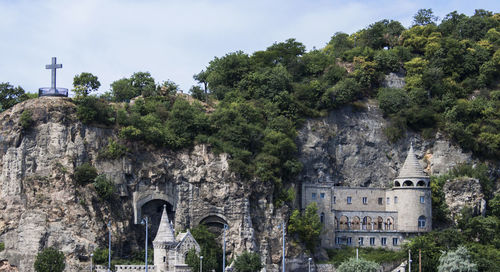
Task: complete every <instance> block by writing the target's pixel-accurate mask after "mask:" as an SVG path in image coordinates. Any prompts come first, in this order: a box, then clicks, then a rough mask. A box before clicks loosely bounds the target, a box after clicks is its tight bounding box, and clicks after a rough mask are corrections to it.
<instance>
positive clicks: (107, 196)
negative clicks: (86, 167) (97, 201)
mask: <svg viewBox="0 0 500 272" xmlns="http://www.w3.org/2000/svg"><path fill="white" fill-rule="evenodd" d="M93 184H94V188H95V190H96V192H97V195H98V196H99V197H100V198H101V199H103V200H111V199H112V197H113V193H114V192H115V185H114V184H113V182H112V181H111V180H109V179H108V178H107V177H106V175H104V174H101V175H99V176H97V177H96V178H95V181H94V183H93Z"/></svg>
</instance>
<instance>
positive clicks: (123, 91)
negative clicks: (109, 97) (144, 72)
mask: <svg viewBox="0 0 500 272" xmlns="http://www.w3.org/2000/svg"><path fill="white" fill-rule="evenodd" d="M111 92H112V93H113V100H114V101H117V102H122V101H127V100H130V99H132V98H134V97H136V96H138V95H140V93H137V90H136V89H135V88H134V87H132V84H131V82H130V79H128V78H122V79H119V80H116V81H114V82H113V83H111Z"/></svg>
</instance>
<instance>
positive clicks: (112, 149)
mask: <svg viewBox="0 0 500 272" xmlns="http://www.w3.org/2000/svg"><path fill="white" fill-rule="evenodd" d="M127 152H128V149H127V147H125V146H124V145H122V144H120V143H118V142H116V141H115V140H113V139H109V142H108V145H107V146H106V148H105V149H104V150H103V151H102V152H101V153H99V157H100V158H103V159H109V160H116V159H118V158H121V157H123V156H125V154H127Z"/></svg>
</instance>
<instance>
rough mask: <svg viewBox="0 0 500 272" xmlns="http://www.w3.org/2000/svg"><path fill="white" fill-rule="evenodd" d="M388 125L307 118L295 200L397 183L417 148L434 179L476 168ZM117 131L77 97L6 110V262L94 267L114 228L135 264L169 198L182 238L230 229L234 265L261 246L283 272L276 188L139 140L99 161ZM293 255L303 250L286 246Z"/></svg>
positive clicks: (1, 223) (347, 116)
mask: <svg viewBox="0 0 500 272" xmlns="http://www.w3.org/2000/svg"><path fill="white" fill-rule="evenodd" d="M27 109H29V110H30V111H31V112H32V116H33V119H34V121H35V123H34V126H33V127H32V128H30V129H27V130H23V129H22V128H21V126H19V117H20V115H21V113H22V111H23V110H27ZM385 125H386V121H385V120H384V119H383V117H382V114H381V112H380V110H379V109H378V108H377V106H376V105H375V104H374V103H371V102H367V103H366V109H361V110H360V109H357V110H353V108H350V107H346V108H343V109H341V110H337V111H335V112H332V113H330V114H329V115H328V116H327V117H325V118H318V119H312V120H307V121H306V122H305V125H304V127H303V128H302V129H301V130H300V131H299V133H298V137H297V143H298V148H299V156H300V161H301V162H302V163H303V164H304V168H303V171H302V173H301V174H300V175H299V176H298V178H297V181H296V182H295V183H294V184H292V185H291V186H294V187H295V188H296V191H297V192H298V193H300V190H299V189H298V188H300V182H301V181H308V182H324V181H334V182H336V183H338V184H343V185H346V186H378V187H384V186H389V184H390V183H391V181H392V179H393V178H395V177H396V176H397V173H398V170H399V169H400V168H401V166H402V164H403V163H404V159H405V157H406V152H407V150H408V147H409V144H410V142H411V141H413V145H414V150H415V154H416V155H417V157H418V158H419V161H420V162H421V163H422V167H423V168H424V169H425V171H426V172H427V173H429V174H439V173H444V172H446V171H447V170H448V169H449V168H451V167H453V166H454V165H455V164H457V163H461V162H471V161H472V159H471V156H470V154H468V153H464V152H462V151H461V150H460V149H459V148H458V147H456V146H454V145H452V144H451V143H450V142H449V141H447V140H446V139H445V138H444V137H443V136H441V135H439V134H437V135H436V136H435V137H434V138H433V139H421V138H420V137H419V136H417V135H413V134H411V133H409V134H408V135H406V137H405V138H404V139H402V140H400V141H399V142H397V143H395V144H392V143H389V142H388V141H387V140H386V137H385V135H384V133H383V130H384V127H385ZM117 132H118V131H116V130H115V129H114V128H107V127H99V126H91V125H84V124H82V123H80V122H79V121H78V120H77V118H76V108H75V106H74V104H73V103H72V102H71V99H69V98H51V97H45V98H39V99H32V100H28V101H25V102H23V103H20V104H18V105H16V106H14V107H13V108H11V109H9V110H7V111H5V112H2V113H0V242H4V243H5V250H4V251H2V252H0V260H8V262H9V263H10V264H11V265H15V266H17V267H18V269H19V271H27V272H30V271H33V263H34V259H35V256H36V254H37V252H38V251H39V250H41V249H43V248H45V247H48V246H53V247H56V248H58V249H60V250H62V251H63V252H64V254H65V256H66V263H67V265H66V271H82V270H87V269H88V266H89V265H90V261H89V255H90V253H91V252H92V251H93V250H94V249H96V248H97V247H105V246H106V245H107V235H108V231H109V230H108V227H107V223H108V222H109V221H111V228H110V230H111V233H112V244H113V251H114V252H115V253H116V254H117V255H121V256H127V254H129V253H130V252H131V251H133V250H139V249H142V248H143V244H144V239H145V237H144V227H143V226H142V225H140V224H136V223H138V221H139V222H140V219H141V218H142V216H143V215H146V216H151V219H152V220H151V226H152V227H151V229H150V230H151V231H150V237H155V234H156V228H157V225H155V224H158V223H159V218H157V219H155V217H154V214H152V212H153V211H155V209H156V208H157V206H155V205H156V204H155V203H156V202H155V201H160V202H161V203H157V204H159V206H158V207H162V206H163V204H164V202H167V203H169V204H170V205H171V211H170V213H169V219H170V220H172V223H173V225H174V228H175V230H176V231H184V230H186V229H188V228H192V227H194V226H196V225H197V224H199V223H202V222H206V223H207V222H208V223H211V224H212V225H215V226H217V225H220V224H222V223H227V224H228V225H229V230H228V231H227V234H226V237H227V250H228V256H229V257H230V258H231V257H235V256H236V255H237V254H240V253H241V252H243V251H245V250H256V251H259V253H260V254H261V256H262V260H263V262H265V263H266V264H267V266H266V268H267V271H278V270H279V265H278V264H279V263H280V262H281V242H282V240H281V234H282V233H281V229H280V228H279V227H278V225H279V224H280V223H281V222H282V221H283V220H285V221H286V220H287V217H288V215H289V214H290V210H289V208H288V207H286V206H284V207H279V208H278V207H275V206H274V199H273V191H274V187H273V185H272V184H266V183H263V182H260V181H258V180H250V181H243V180H241V179H240V178H239V177H238V175H236V174H235V173H233V172H231V171H230V170H229V159H230V158H229V156H228V155H227V154H215V153H213V152H211V150H210V147H208V146H206V145H197V146H195V147H193V148H191V149H185V150H180V151H175V152H174V151H172V150H167V149H158V148H155V147H152V146H147V145H145V144H142V143H136V142H131V143H127V148H128V149H129V153H128V154H126V155H125V156H124V157H122V158H119V159H115V160H107V159H102V158H101V157H99V153H100V152H102V150H103V149H105V148H106V146H107V145H108V142H109V140H110V139H117V136H116V135H117ZM83 162H89V163H90V164H92V165H93V166H94V167H96V168H97V170H98V172H99V173H100V174H105V175H106V176H107V177H108V178H109V179H110V180H112V181H113V183H114V184H115V188H116V193H115V195H114V198H113V201H104V200H101V199H99V197H98V195H97V193H96V191H95V188H94V187H93V185H92V184H87V185H79V184H77V183H76V182H75V181H74V180H73V177H72V174H73V173H74V170H75V168H76V167H77V166H79V165H81V164H82V163H83ZM464 188H465V187H464ZM467 188H468V187H467ZM450 190H451V189H450ZM467 190H468V189H467ZM450 192H451V191H450ZM148 197H149V198H148ZM473 198H474V197H473ZM296 199H300V197H297V198H296ZM474 199H475V198H474ZM463 201H468V200H463ZM153 204H154V205H153ZM297 204H298V203H296V207H298V205H297ZM141 205H142V207H144V209H142V208H141ZM148 205H150V206H148ZM146 206H148V207H146ZM142 213H144V214H142ZM148 213H149V214H148ZM170 216H172V218H170ZM158 217H159V216H158ZM155 220H156V221H155ZM219 238H220V239H219V240H222V237H219ZM287 239H289V238H287ZM286 255H287V257H296V256H292V255H297V254H295V253H294V251H293V250H291V248H288V249H287V253H286ZM302 265H303V262H301V261H298V262H297V264H296V270H297V271H304V270H301V269H303V268H304V267H302ZM304 269H305V268H304Z"/></svg>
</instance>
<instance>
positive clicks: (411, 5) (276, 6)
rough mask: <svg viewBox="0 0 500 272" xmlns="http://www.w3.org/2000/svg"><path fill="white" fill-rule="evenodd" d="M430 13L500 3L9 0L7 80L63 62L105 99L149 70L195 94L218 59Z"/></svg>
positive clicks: (2, 5) (321, 42)
mask: <svg viewBox="0 0 500 272" xmlns="http://www.w3.org/2000/svg"><path fill="white" fill-rule="evenodd" d="M436 2H439V3H436ZM420 8H432V10H433V11H434V13H435V15H437V16H439V17H440V18H443V17H444V16H445V15H446V14H448V13H449V12H451V11H454V10H457V11H458V12H460V13H465V14H467V15H472V14H473V13H474V10H475V9H479V8H483V9H486V10H490V11H493V12H499V8H500V1H498V0H497V1H494V0H493V1H482V0H476V1H453V0H449V1H436V0H435V1H408V0H385V1H333V0H330V1H327V0H309V1H306V0H304V1H298V0H276V1H272V0H253V1H235V0H233V1H226V0H218V1H217V0H212V1H209V0H205V1H203V0H183V1H160V0H142V1H139V0H137V1H134V0H88V1H86V0H79V1H56V0H47V1H38V0H0V57H1V60H0V82H10V83H11V84H13V85H16V86H17V85H20V86H21V87H23V88H24V89H25V90H26V91H29V92H36V91H37V89H38V88H39V87H46V86H50V71H49V70H45V69H44V68H45V64H49V63H50V60H51V57H57V61H58V63H62V64H63V69H59V70H58V73H57V79H58V80H57V82H58V83H57V85H58V86H59V87H66V88H71V87H72V82H73V77H74V76H75V75H76V74H79V73H81V72H91V73H93V74H94V75H97V76H98V77H99V80H100V82H101V84H102V85H101V88H100V92H101V93H102V92H105V91H108V90H109V84H110V83H111V82H113V81H115V80H117V79H120V78H123V77H129V76H130V75H131V74H132V73H134V72H137V71H148V72H150V73H151V74H152V75H153V77H154V78H155V80H156V81H157V82H161V81H164V80H167V79H170V80H173V81H174V82H176V83H177V84H179V85H180V86H181V89H183V90H184V92H187V91H188V90H189V88H190V87H191V85H193V84H195V81H194V80H193V78H192V76H193V74H196V73H198V72H200V71H201V70H203V69H204V68H205V67H206V66H207V65H208V63H209V61H210V60H212V59H213V58H214V57H215V56H218V57H220V56H223V55H225V54H227V53H229V52H234V51H237V50H242V51H244V52H246V53H249V54H251V53H253V52H255V51H257V50H264V49H266V48H267V47H268V46H270V45H272V44H273V43H274V42H281V41H284V40H286V39H288V38H295V39H297V40H298V41H299V42H302V43H303V44H305V45H306V47H307V49H308V50H310V49H312V48H313V47H316V48H322V47H324V46H325V45H326V43H327V42H328V41H329V40H330V37H331V36H332V35H333V34H334V33H335V32H338V31H342V32H346V33H352V32H355V31H357V30H359V29H362V28H364V27H366V26H368V25H369V24H371V23H373V22H376V21H379V20H382V19H393V20H398V21H400V22H401V23H402V24H403V25H404V26H409V25H410V24H411V21H412V17H413V15H414V14H415V13H416V12H417V10H418V9H420Z"/></svg>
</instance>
